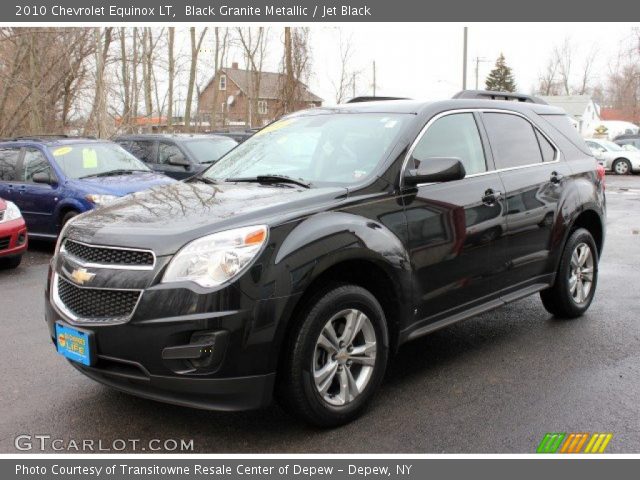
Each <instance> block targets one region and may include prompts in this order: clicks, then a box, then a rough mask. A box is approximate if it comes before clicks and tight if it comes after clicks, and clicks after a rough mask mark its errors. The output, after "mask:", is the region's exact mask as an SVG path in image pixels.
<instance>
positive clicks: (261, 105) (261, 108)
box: [258, 100, 267, 115]
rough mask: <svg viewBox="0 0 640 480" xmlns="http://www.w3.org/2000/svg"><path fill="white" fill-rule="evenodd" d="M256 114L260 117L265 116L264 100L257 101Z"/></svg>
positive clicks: (265, 103)
mask: <svg viewBox="0 0 640 480" xmlns="http://www.w3.org/2000/svg"><path fill="white" fill-rule="evenodd" d="M258 113H259V114H260V115H266V114H267V102H266V101H264V100H258Z"/></svg>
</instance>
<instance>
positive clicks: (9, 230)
mask: <svg viewBox="0 0 640 480" xmlns="http://www.w3.org/2000/svg"><path fill="white" fill-rule="evenodd" d="M27 241H28V240H27V227H26V225H25V223H24V219H23V218H22V214H21V213H20V209H19V208H18V207H17V206H16V204H15V203H13V202H9V201H6V200H3V199H2V198H0V267H8V268H16V267H17V266H18V265H20V261H21V260H22V254H23V253H24V252H25V250H26V249H27Z"/></svg>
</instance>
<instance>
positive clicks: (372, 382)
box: [278, 285, 388, 427]
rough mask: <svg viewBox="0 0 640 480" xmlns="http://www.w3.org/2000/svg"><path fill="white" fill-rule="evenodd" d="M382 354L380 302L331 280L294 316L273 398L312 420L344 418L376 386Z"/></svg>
mask: <svg viewBox="0 0 640 480" xmlns="http://www.w3.org/2000/svg"><path fill="white" fill-rule="evenodd" d="M387 358H388V340H387V324H386V319H385V315H384V311H383V309H382V307H381V306H380V303H379V302H378V301H377V300H376V298H375V297H374V296H373V295H372V294H371V293H370V292H369V291H367V290H365V289H364V288H361V287H359V286H356V285H339V286H336V287H334V288H331V289H329V290H327V291H325V292H324V293H322V294H320V295H317V296H316V297H315V298H313V299H312V300H311V301H310V302H309V303H308V304H307V306H306V308H304V309H303V311H302V313H301V315H300V317H299V318H298V319H297V323H296V328H295V330H294V331H293V332H292V335H291V337H290V340H289V344H288V345H287V355H286V359H285V361H284V364H283V365H282V368H281V369H280V372H279V380H278V399H279V401H280V403H281V404H282V405H283V406H284V407H285V408H286V409H287V410H289V411H290V412H291V413H293V414H294V415H296V416H298V417H300V418H302V419H303V420H305V421H307V422H310V423H312V424H315V425H318V426H322V427H333V426H338V425H342V424H345V423H348V422H350V421H352V420H353V419H355V418H356V417H357V416H358V415H360V414H361V413H362V412H363V411H364V409H365V408H366V406H367V403H368V401H369V400H370V399H371V397H372V395H373V394H374V392H375V391H376V390H377V389H378V387H379V385H380V382H381V381H382V378H383V376H384V372H385V369H386V366H387Z"/></svg>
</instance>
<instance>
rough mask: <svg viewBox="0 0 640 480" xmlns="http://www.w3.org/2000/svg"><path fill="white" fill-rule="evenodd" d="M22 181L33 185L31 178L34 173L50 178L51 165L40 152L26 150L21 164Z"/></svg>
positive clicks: (31, 149)
mask: <svg viewBox="0 0 640 480" xmlns="http://www.w3.org/2000/svg"><path fill="white" fill-rule="evenodd" d="M22 165H23V172H22V179H21V180H23V181H25V182H27V183H34V182H33V176H34V175H35V174H36V173H44V174H46V175H48V176H49V178H51V176H52V174H51V165H49V161H48V160H47V159H46V158H45V156H44V155H43V154H42V152H41V151H40V150H38V149H36V148H26V149H25V152H24V159H23V162H22Z"/></svg>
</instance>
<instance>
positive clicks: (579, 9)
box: [0, 0, 640, 34]
mask: <svg viewBox="0 0 640 480" xmlns="http://www.w3.org/2000/svg"><path fill="white" fill-rule="evenodd" d="M637 18H640V5H638V4H634V3H633V2H629V1H622V0H609V1H608V2H606V6H603V4H602V2H596V1H595V0H583V1H581V2H577V1H575V0H535V1H532V0H482V1H477V0H475V1H474V0H453V1H445V2H443V1H436V0H393V1H389V0H190V1H184V0H181V1H175V0H88V1H87V0H53V1H44V0H14V2H11V1H9V2H2V3H0V22H5V23H14V22H15V23H18V22H29V23H34V22H50V23H56V24H59V23H67V22H78V23H86V22H110V23H115V22H136V23H140V22H167V23H169V22H190V23H195V22H219V23H226V22H229V23H238V22H269V23H273V22H435V21H438V22H440V21H479V22H488V21H492V22H495V21H523V22H527V21H551V22H554V21H555V22H559V21H561V22H567V21H572V22H576V21H598V22H602V21H633V20H634V19H637ZM541 34H543V32H541Z"/></svg>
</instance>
